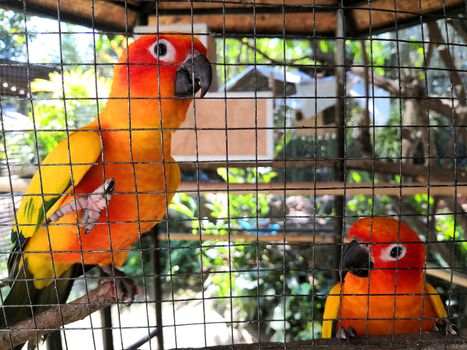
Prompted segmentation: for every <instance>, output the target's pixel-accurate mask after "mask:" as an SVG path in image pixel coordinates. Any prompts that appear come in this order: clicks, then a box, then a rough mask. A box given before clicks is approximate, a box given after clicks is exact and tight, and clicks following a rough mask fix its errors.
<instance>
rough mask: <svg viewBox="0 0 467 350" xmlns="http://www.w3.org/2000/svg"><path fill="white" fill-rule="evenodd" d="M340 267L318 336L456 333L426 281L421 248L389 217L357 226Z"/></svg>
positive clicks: (409, 231) (407, 229) (413, 236)
mask: <svg viewBox="0 0 467 350" xmlns="http://www.w3.org/2000/svg"><path fill="white" fill-rule="evenodd" d="M349 239H350V240H351V241H350V243H349V245H348V246H347V247H346V249H345V250H344V254H343V258H342V263H343V269H344V270H347V271H348V272H347V274H346V276H345V279H344V282H343V283H338V284H336V285H335V286H334V287H333V288H332V289H331V291H330V292H329V295H328V297H327V300H326V304H325V310H324V315H323V328H322V337H323V338H331V337H332V335H333V333H334V332H335V335H336V336H337V337H339V338H350V337H354V336H355V335H358V336H366V335H385V334H386V335H392V334H399V333H413V332H420V331H430V330H432V329H433V330H439V331H441V330H443V331H445V332H448V333H451V334H457V330H456V329H455V326H454V325H453V324H452V323H450V322H449V321H448V320H447V313H446V310H445V308H444V306H443V303H442V301H441V298H440V296H439V295H438V293H437V292H436V290H435V289H434V288H433V287H432V286H431V285H430V284H429V283H427V282H426V277H425V273H424V268H425V257H426V246H425V244H423V242H422V241H421V240H420V238H419V237H418V235H417V234H416V233H415V232H414V231H413V230H412V229H411V228H410V227H409V226H407V225H406V224H404V223H402V222H398V221H397V220H394V219H392V218H385V217H374V218H364V219H360V220H358V221H356V222H355V223H354V224H353V225H352V226H351V227H350V230H349Z"/></svg>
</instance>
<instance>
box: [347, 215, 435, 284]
mask: <svg viewBox="0 0 467 350" xmlns="http://www.w3.org/2000/svg"><path fill="white" fill-rule="evenodd" d="M349 238H350V240H351V241H350V243H349V244H348V246H347V247H346V248H345V250H344V255H343V258H342V262H343V268H344V270H347V271H349V272H350V273H351V274H353V275H355V276H358V277H368V273H369V270H371V269H375V270H378V269H380V270H381V271H386V272H388V273H391V274H394V273H395V271H396V270H398V271H399V273H404V271H405V272H410V271H411V272H413V271H416V272H417V273H419V274H420V272H421V269H423V267H424V265H425V255H426V248H425V245H424V244H423V243H422V241H421V240H420V238H419V237H418V235H417V234H416V233H415V231H413V230H412V229H411V228H410V227H409V226H407V225H406V224H404V223H402V222H399V221H397V220H394V219H392V218H385V217H373V218H364V219H360V220H358V221H356V222H355V223H353V225H352V226H351V227H350V230H349Z"/></svg>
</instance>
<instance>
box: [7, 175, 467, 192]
mask: <svg viewBox="0 0 467 350" xmlns="http://www.w3.org/2000/svg"><path fill="white" fill-rule="evenodd" d="M29 181H30V179H22V178H18V177H13V178H12V179H11V183H12V185H13V192H14V193H18V194H20V193H23V192H24V191H26V189H27V186H28V184H29ZM284 188H285V189H286V192H287V195H314V194H316V195H318V196H323V195H333V196H342V195H346V196H352V195H358V194H363V195H367V196H372V195H375V196H376V195H388V196H399V195H402V196H413V195H416V194H419V193H421V194H427V193H428V191H429V193H430V195H432V196H435V195H438V196H454V195H455V194H457V196H466V195H467V184H466V183H457V186H454V185H453V183H449V182H435V181H432V182H430V183H429V186H428V184H426V185H421V184H418V183H407V184H403V185H401V186H399V185H397V184H394V183H376V184H375V185H374V187H373V184H372V183H347V184H344V183H342V182H318V183H316V184H315V183H314V182H294V183H290V182H287V183H286V184H285V185H284V183H258V185H256V184H252V183H230V184H227V183H210V182H209V183H206V182H201V183H199V184H197V183H196V182H182V183H181V184H180V187H179V188H178V190H177V192H186V193H198V192H201V193H203V192H204V193H206V192H227V191H228V192H229V193H235V194H246V193H255V192H262V193H268V194H272V193H275V194H282V193H284ZM8 192H12V189H11V187H10V181H9V179H8V177H0V193H8Z"/></svg>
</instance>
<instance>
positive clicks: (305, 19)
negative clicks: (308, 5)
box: [148, 10, 336, 35]
mask: <svg viewBox="0 0 467 350" xmlns="http://www.w3.org/2000/svg"><path fill="white" fill-rule="evenodd" d="M192 22H194V23H208V25H209V28H210V30H211V31H213V32H217V33H226V34H253V33H254V32H256V34H276V35H282V34H283V29H284V24H285V32H286V34H296V33H301V34H307V35H312V34H313V33H314V32H315V31H316V32H317V33H328V34H329V33H332V32H333V31H334V27H335V23H336V15H335V13H333V12H320V13H319V14H313V13H312V11H311V10H310V12H309V13H290V12H288V13H285V14H281V13H275V14H267V13H257V14H256V15H254V14H253V13H251V14H226V15H225V16H224V15H222V11H220V14H217V15H205V14H200V15H194V16H193V17H192V16H191V15H189V14H187V15H177V16H159V17H156V16H150V17H149V18H148V24H149V25H152V26H157V25H158V24H159V25H170V24H186V23H192Z"/></svg>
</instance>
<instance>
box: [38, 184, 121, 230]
mask: <svg viewBox="0 0 467 350" xmlns="http://www.w3.org/2000/svg"><path fill="white" fill-rule="evenodd" d="M114 190H115V180H114V179H113V178H109V179H107V180H105V181H104V183H103V184H102V185H100V186H99V187H98V188H96V189H95V190H94V191H93V192H92V193H91V194H89V195H88V196H81V197H77V198H75V199H73V200H71V201H70V202H68V203H67V204H65V205H64V206H62V207H60V208H58V209H57V210H56V211H54V212H53V213H52V214H51V215H50V216H49V218H48V219H47V221H46V222H47V224H50V223H51V222H56V221H58V220H59V219H60V218H61V217H62V216H65V215H68V214H71V213H78V211H80V210H83V215H82V218H81V220H80V221H79V226H80V227H84V228H85V229H84V234H86V235H87V234H88V233H89V232H90V231H91V230H92V229H93V228H94V226H96V222H97V220H98V219H99V217H100V215H101V212H102V210H104V208H107V207H108V206H109V202H110V199H111V198H112V195H113V193H114Z"/></svg>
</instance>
